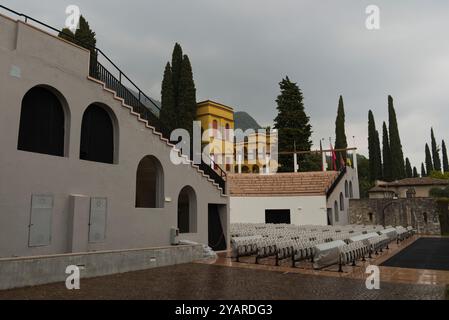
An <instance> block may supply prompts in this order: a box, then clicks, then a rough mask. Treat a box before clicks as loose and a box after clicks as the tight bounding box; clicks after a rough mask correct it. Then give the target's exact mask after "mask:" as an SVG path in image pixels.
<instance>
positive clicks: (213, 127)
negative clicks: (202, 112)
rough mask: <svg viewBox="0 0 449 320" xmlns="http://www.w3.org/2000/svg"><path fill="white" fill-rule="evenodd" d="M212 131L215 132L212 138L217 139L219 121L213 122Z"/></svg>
mask: <svg viewBox="0 0 449 320" xmlns="http://www.w3.org/2000/svg"><path fill="white" fill-rule="evenodd" d="M212 129H213V130H214V132H213V134H212V136H213V137H215V138H216V137H218V121H217V120H214V121H212Z"/></svg>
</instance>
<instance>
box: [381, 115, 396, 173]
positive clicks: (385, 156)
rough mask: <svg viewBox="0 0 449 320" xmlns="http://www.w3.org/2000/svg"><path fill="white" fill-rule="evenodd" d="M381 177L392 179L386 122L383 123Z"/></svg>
mask: <svg viewBox="0 0 449 320" xmlns="http://www.w3.org/2000/svg"><path fill="white" fill-rule="evenodd" d="M382 156H383V160H384V162H383V179H384V180H385V181H393V172H392V167H391V151H390V140H389V137H388V129H387V124H386V123H385V122H384V124H383V149H382Z"/></svg>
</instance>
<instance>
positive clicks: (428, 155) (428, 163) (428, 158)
mask: <svg viewBox="0 0 449 320" xmlns="http://www.w3.org/2000/svg"><path fill="white" fill-rule="evenodd" d="M433 169H434V168H433V162H432V154H431V153H430V148H429V145H428V144H427V143H426V176H430V174H431V173H432V171H433Z"/></svg>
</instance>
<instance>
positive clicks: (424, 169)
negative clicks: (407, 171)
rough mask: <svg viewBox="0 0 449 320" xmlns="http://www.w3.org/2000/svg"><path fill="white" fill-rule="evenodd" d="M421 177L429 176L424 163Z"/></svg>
mask: <svg viewBox="0 0 449 320" xmlns="http://www.w3.org/2000/svg"><path fill="white" fill-rule="evenodd" d="M421 177H427V172H426V168H425V167H424V163H421Z"/></svg>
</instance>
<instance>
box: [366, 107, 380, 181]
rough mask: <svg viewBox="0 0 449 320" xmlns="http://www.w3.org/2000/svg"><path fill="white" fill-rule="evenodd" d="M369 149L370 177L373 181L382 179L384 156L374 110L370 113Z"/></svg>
mask: <svg viewBox="0 0 449 320" xmlns="http://www.w3.org/2000/svg"><path fill="white" fill-rule="evenodd" d="M368 150H369V179H370V181H371V182H374V181H376V180H380V179H382V156H381V150H380V141H379V132H378V131H377V129H376V122H375V120H374V115H373V112H372V111H371V110H370V111H369V113H368Z"/></svg>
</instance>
